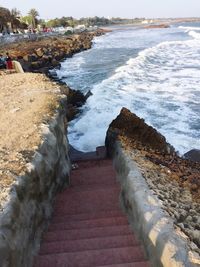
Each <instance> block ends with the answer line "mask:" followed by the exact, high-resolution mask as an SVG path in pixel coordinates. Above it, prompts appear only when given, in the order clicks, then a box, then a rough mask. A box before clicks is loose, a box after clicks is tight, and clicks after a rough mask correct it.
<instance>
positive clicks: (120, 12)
mask: <svg viewBox="0 0 200 267" xmlns="http://www.w3.org/2000/svg"><path fill="white" fill-rule="evenodd" d="M0 6H4V7H7V8H10V9H11V8H13V7H16V8H17V9H19V10H20V11H21V12H22V15H26V13H27V12H28V11H29V10H30V9H31V8H35V9H37V10H38V12H39V14H40V17H41V18H45V19H48V18H55V17H62V16H73V17H76V18H80V17H88V16H91V17H92V16H104V17H108V16H109V17H118V16H119V17H128V18H134V17H146V18H153V17H154V18H158V17H199V16H200V0H69V1H68V0H0Z"/></svg>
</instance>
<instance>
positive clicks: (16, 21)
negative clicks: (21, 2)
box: [10, 8, 21, 30]
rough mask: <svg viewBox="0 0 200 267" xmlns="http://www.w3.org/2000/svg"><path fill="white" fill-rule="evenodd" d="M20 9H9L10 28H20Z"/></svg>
mask: <svg viewBox="0 0 200 267" xmlns="http://www.w3.org/2000/svg"><path fill="white" fill-rule="evenodd" d="M20 15H21V13H20V11H19V10H17V9H16V8H13V9H11V11H10V24H11V28H12V30H16V29H17V28H21V22H20Z"/></svg>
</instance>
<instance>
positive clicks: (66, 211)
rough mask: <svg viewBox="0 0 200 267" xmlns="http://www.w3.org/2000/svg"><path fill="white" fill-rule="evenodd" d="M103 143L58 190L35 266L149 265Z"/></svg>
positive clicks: (109, 266) (80, 159) (134, 266)
mask: <svg viewBox="0 0 200 267" xmlns="http://www.w3.org/2000/svg"><path fill="white" fill-rule="evenodd" d="M104 157H105V150H104V149H103V148H99V149H97V153H96V156H95V155H94V154H93V155H92V154H91V158H90V159H89V158H88V155H87V160H84V157H83V155H82V156H81V157H79V161H78V166H77V165H76V169H74V170H73V171H72V176H71V187H70V188H67V189H65V190H64V191H63V192H62V193H61V194H60V195H58V196H57V200H56V203H55V210H54V215H53V218H52V222H51V224H50V226H49V229H48V232H47V233H46V234H45V235H44V238H43V241H42V244H41V249H40V253H39V256H38V257H37V259H36V262H35V265H34V266H35V267H93V266H96V267H97V266H98V267H100V266H105V267H149V263H148V262H147V261H146V260H145V256H144V252H143V248H142V247H141V246H140V244H139V242H138V240H137V239H136V237H135V236H134V234H133V233H132V232H131V230H130V228H129V225H128V221H127V218H126V216H125V215H124V214H123V213H122V211H121V209H120V207H119V193H120V187H119V184H118V183H117V182H116V179H115V173H114V170H113V168H112V162H111V160H108V159H103V158H104Z"/></svg>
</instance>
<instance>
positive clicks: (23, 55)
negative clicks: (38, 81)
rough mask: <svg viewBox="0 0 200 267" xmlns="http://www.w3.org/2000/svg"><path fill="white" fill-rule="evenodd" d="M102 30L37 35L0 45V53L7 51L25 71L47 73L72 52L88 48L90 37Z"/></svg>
mask: <svg viewBox="0 0 200 267" xmlns="http://www.w3.org/2000/svg"><path fill="white" fill-rule="evenodd" d="M104 33H105V31H104V30H101V29H99V30H97V31H95V32H86V33H80V34H73V35H69V36H65V35H58V36H49V37H38V38H37V40H35V41H31V40H26V41H22V42H19V43H12V44H8V45H6V46H3V47H0V53H2V54H6V52H8V53H9V55H10V56H11V58H12V59H15V60H17V61H19V62H20V63H21V65H22V67H23V69H24V71H25V72H39V73H45V74H47V73H48V71H49V69H52V68H55V67H59V66H60V62H61V61H62V60H64V59H66V58H67V57H72V56H73V54H75V53H79V52H82V51H84V50H87V49H90V48H91V46H92V39H93V38H94V37H95V36H101V35H102V34H104Z"/></svg>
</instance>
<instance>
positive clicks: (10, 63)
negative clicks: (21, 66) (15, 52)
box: [6, 52, 13, 70]
mask: <svg viewBox="0 0 200 267" xmlns="http://www.w3.org/2000/svg"><path fill="white" fill-rule="evenodd" d="M6 66H7V69H9V70H11V69H13V64H12V59H11V57H10V55H9V53H8V52H7V53H6Z"/></svg>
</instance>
